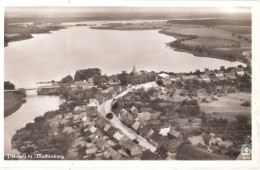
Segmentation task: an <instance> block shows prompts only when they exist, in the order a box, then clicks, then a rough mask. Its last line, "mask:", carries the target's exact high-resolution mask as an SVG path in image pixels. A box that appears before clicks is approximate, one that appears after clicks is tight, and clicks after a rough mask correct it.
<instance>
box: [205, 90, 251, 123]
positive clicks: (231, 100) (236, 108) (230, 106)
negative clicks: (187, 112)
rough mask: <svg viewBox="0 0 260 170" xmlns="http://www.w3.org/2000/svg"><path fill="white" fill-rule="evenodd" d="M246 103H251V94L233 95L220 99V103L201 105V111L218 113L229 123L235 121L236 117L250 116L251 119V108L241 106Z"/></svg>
mask: <svg viewBox="0 0 260 170" xmlns="http://www.w3.org/2000/svg"><path fill="white" fill-rule="evenodd" d="M245 101H248V102H249V103H251V93H233V94H228V95H227V96H223V97H220V98H219V99H218V101H213V102H211V103H201V104H200V107H201V110H202V111H204V112H205V113H207V114H213V113H214V112H215V113H217V114H218V115H219V116H221V117H222V118H226V119H228V120H229V121H232V120H235V116H236V115H239V114H241V115H243V116H248V118H250V119H251V107H244V106H240V105H241V104H242V103H244V102H245Z"/></svg>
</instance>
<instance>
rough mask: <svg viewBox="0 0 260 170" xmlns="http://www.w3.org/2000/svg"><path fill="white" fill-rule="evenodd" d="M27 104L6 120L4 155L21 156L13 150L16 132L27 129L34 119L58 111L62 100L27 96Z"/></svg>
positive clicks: (54, 97) (52, 97) (53, 97)
mask: <svg viewBox="0 0 260 170" xmlns="http://www.w3.org/2000/svg"><path fill="white" fill-rule="evenodd" d="M26 100H27V102H26V103H24V104H23V105H22V107H21V108H20V109H19V110H17V111H16V112H14V113H13V114H11V115H9V116H7V117H5V118H4V139H5V140H4V148H5V149H4V153H5V155H6V154H19V152H18V151H17V150H15V149H14V150H12V148H11V139H12V136H13V135H14V134H15V132H16V131H17V130H18V129H20V128H23V127H25V125H26V124H27V123H30V122H34V118H35V117H37V116H41V115H43V114H44V113H45V112H47V111H50V110H57V109H58V108H59V105H60V104H61V103H62V100H61V99H60V98H59V97H57V96H37V95H34V96H27V97H26Z"/></svg>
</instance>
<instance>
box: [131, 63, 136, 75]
mask: <svg viewBox="0 0 260 170" xmlns="http://www.w3.org/2000/svg"><path fill="white" fill-rule="evenodd" d="M131 73H132V74H136V73H137V71H136V68H135V65H134V68H133V71H132V72H131Z"/></svg>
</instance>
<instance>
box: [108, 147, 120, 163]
mask: <svg viewBox="0 0 260 170" xmlns="http://www.w3.org/2000/svg"><path fill="white" fill-rule="evenodd" d="M104 157H105V158H106V159H109V158H112V159H113V160H120V159H121V154H120V153H118V152H117V151H115V150H114V149H113V148H111V147H110V148H108V149H107V150H106V152H105V153H104Z"/></svg>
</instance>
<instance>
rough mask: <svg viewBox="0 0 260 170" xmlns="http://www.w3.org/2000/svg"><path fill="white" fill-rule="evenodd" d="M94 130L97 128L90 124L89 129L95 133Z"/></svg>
mask: <svg viewBox="0 0 260 170" xmlns="http://www.w3.org/2000/svg"><path fill="white" fill-rule="evenodd" d="M96 130H97V128H96V127H95V126H91V127H90V129H89V131H90V132H91V133H95V132H96Z"/></svg>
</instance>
